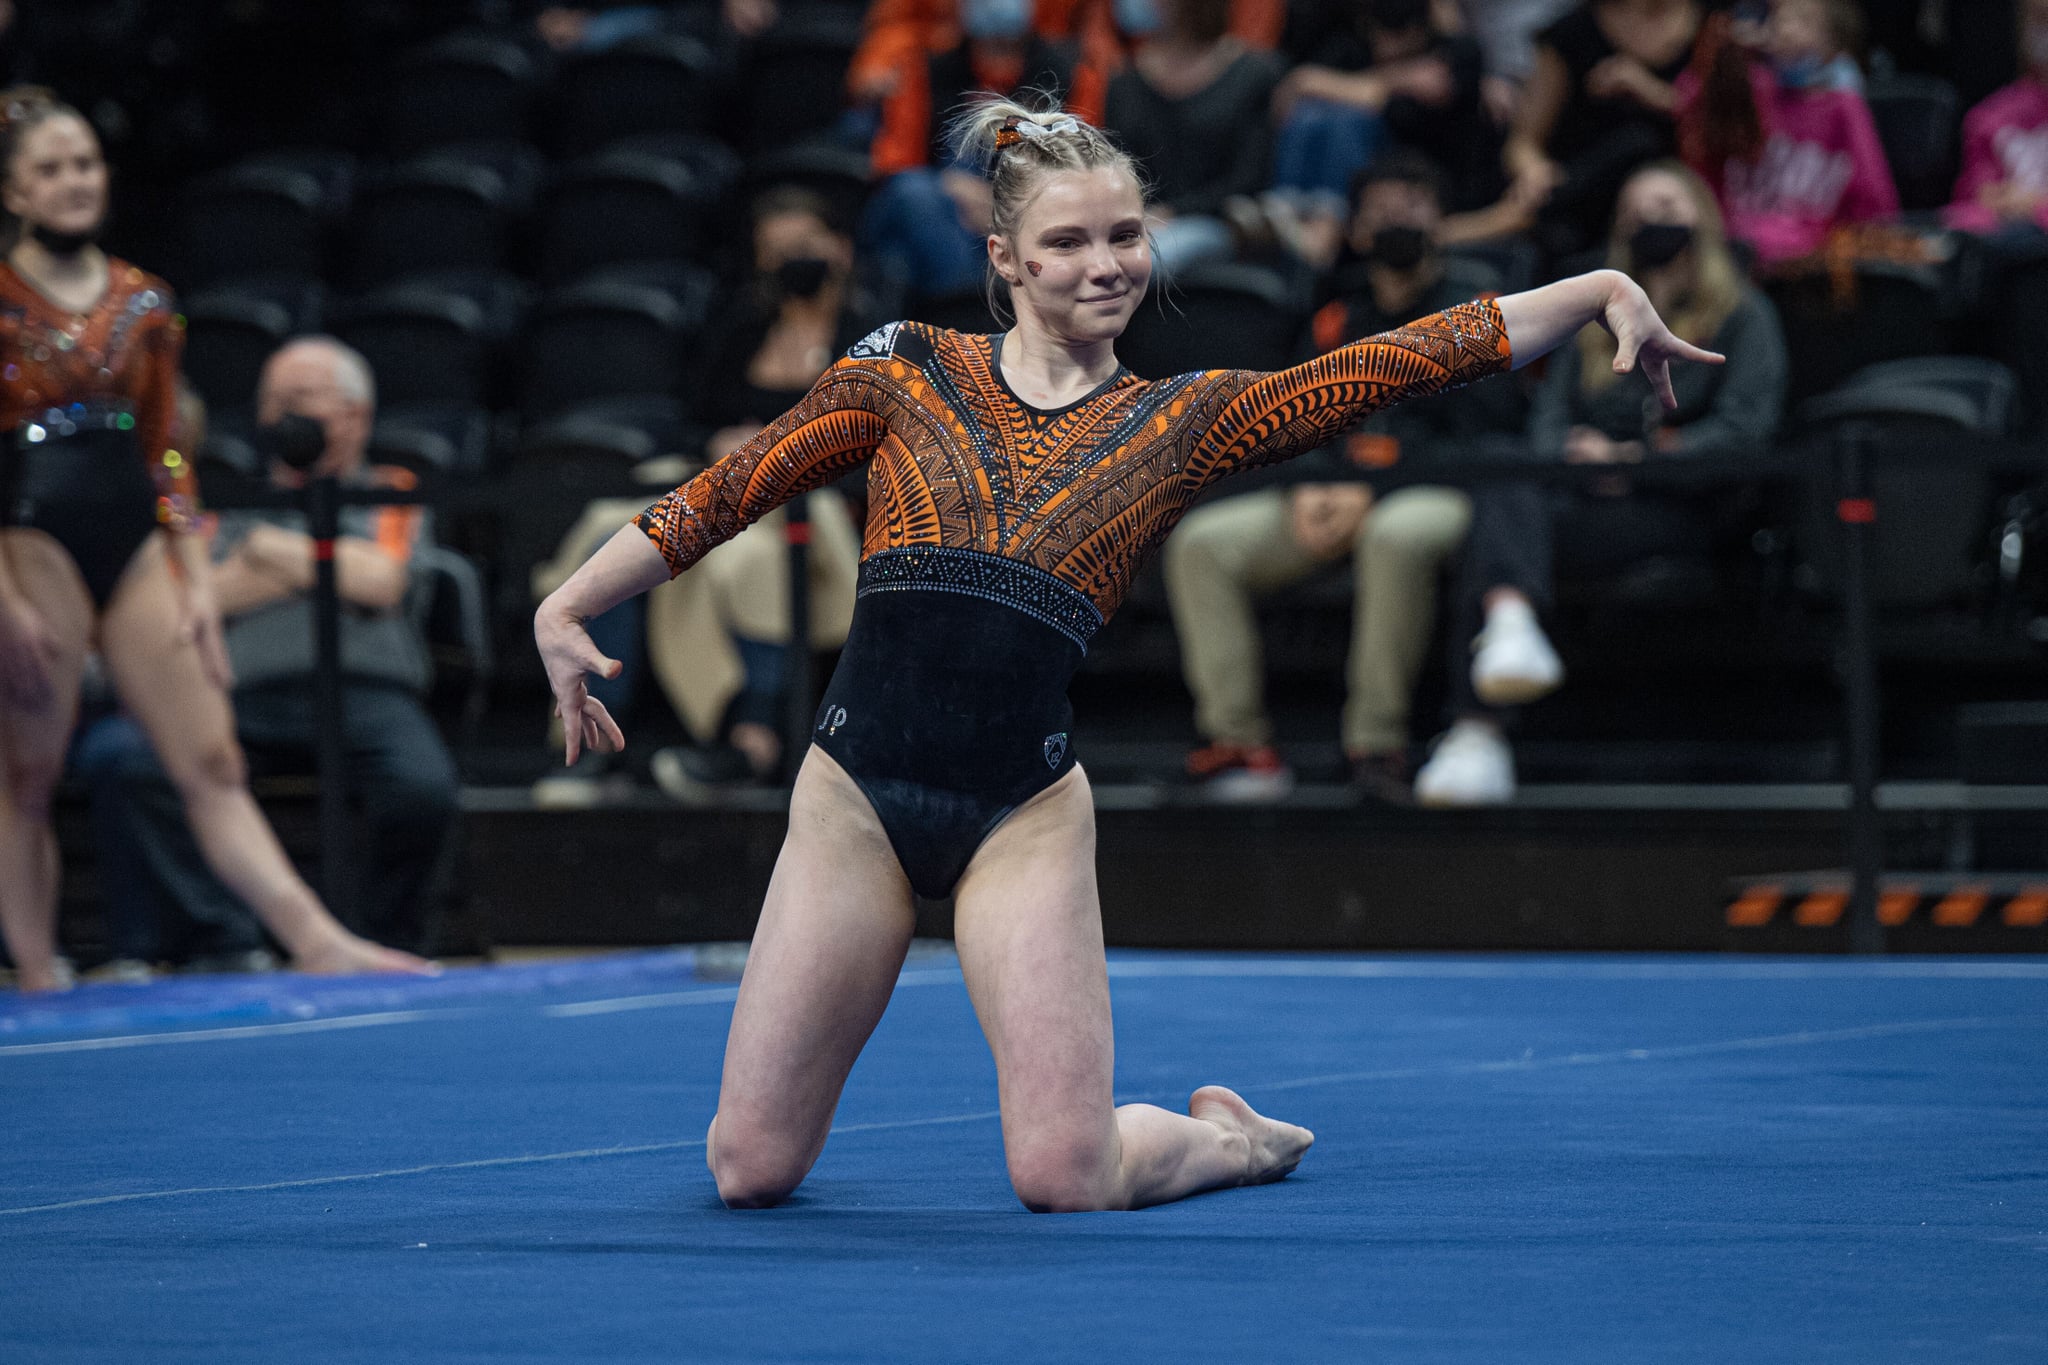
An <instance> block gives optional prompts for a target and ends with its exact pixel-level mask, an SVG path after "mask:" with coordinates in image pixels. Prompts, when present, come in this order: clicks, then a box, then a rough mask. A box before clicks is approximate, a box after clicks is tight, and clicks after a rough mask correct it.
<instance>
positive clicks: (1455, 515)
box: [1165, 486, 1472, 755]
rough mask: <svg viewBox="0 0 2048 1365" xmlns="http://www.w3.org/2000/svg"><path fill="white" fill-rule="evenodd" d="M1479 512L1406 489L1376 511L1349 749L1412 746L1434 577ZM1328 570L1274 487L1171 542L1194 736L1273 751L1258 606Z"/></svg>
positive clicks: (1350, 678)
mask: <svg viewBox="0 0 2048 1365" xmlns="http://www.w3.org/2000/svg"><path fill="white" fill-rule="evenodd" d="M1471 517H1472V505H1471V502H1470V500H1469V499H1468V498H1467V497H1466V496H1465V495H1464V494H1463V493H1461V492H1458V491H1457V490H1456V489H1451V488H1431V487H1420V486H1418V487H1411V488H1402V489H1398V490H1396V491H1395V492H1393V493H1390V494H1388V495H1387V496H1386V497H1385V498H1382V499H1380V500H1379V501H1378V502H1376V503H1374V505H1373V508H1372V510H1371V512H1369V513H1368V514H1367V516H1366V518H1365V524H1364V525H1363V526H1362V527H1361V528H1360V529H1359V533H1358V538H1357V540H1356V541H1355V542H1354V546H1353V552H1352V557H1351V563H1352V573H1353V576H1354V580H1355V585H1356V590H1355V594H1354V596H1353V598H1352V607H1351V655H1350V662H1349V665H1348V667H1347V669H1346V674H1345V686H1346V692H1347V695H1346V699H1345V704H1344V727H1343V729H1344V748H1345V750H1346V752H1348V753H1351V754H1354V755H1356V754H1365V753H1388V752H1392V751H1396V750H1399V749H1401V748H1403V747H1404V746H1405V745H1406V744H1407V742H1408V706H1409V699H1410V697H1411V696H1412V695H1413V693H1414V690H1415V680H1416V679H1417V678H1418V677H1419V676H1421V672H1422V667H1423V663H1424V657H1423V656H1424V654H1425V653H1426V652H1427V651H1428V649H1429V638H1430V632H1431V630H1432V629H1433V627H1434V624H1435V619H1436V618H1435V614H1436V596H1437V581H1438V575H1439V573H1440V572H1441V570H1442V567H1443V563H1444V560H1445V559H1446V558H1447V557H1448V556H1450V555H1451V554H1453V553H1455V552H1456V551H1457V549H1458V547H1459V546H1460V545H1461V544H1463V542H1464V539H1465V531H1466V528H1467V527H1468V525H1469V524H1470V522H1471ZM1326 562H1327V561H1318V560H1314V559H1311V558H1309V556H1308V554H1307V553H1306V552H1305V551H1303V550H1302V549H1301V547H1300V546H1299V545H1298V544H1297V543H1296V542H1295V539H1294V536H1293V534H1292V532H1291V531H1290V530H1289V528H1288V520H1287V491H1286V490H1285V489H1279V488H1275V489H1267V490H1264V491H1261V492H1257V493H1248V494H1246V495H1244V496H1243V497H1236V498H1229V499H1226V500H1224V501H1222V502H1216V503H1211V504H1209V505H1208V506H1206V507H1202V508H1198V509H1196V510H1195V511H1194V512H1191V513H1189V515H1188V517H1187V519H1186V520H1185V521H1183V522H1182V523H1181V524H1180V526H1179V527H1178V528H1177V529H1176V530H1175V531H1174V533H1173V535H1172V536H1171V537H1169V538H1168V540H1167V542H1166V550H1165V568H1166V592H1167V599H1168V601H1169V602H1170V603H1171V605H1172V608H1173V624H1174V628H1175V630H1176V631H1177V632H1178V633H1179V635H1180V647H1181V662H1182V669H1183V672H1184V673H1185V675H1186V678H1187V684H1188V690H1189V691H1190V692H1192V693H1194V695H1195V727H1196V728H1197V729H1198V730H1200V731H1201V733H1202V734H1203V735H1204V736H1206V737H1207V738H1209V739H1211V740H1218V741H1223V742H1227V743H1234V744H1265V743H1268V742H1270V741H1271V739H1272V734H1273V727H1272V723H1271V722H1270V721H1269V720H1268V719H1267V716H1266V709H1265V678H1264V671H1263V667H1262V664H1261V659H1260V651H1259V629H1258V621H1257V619H1256V617H1255V616H1254V614H1253V610H1252V603H1253V600H1254V599H1255V598H1256V597H1258V596H1260V595H1261V594H1264V593H1269V592H1272V591H1274V590H1275V589H1278V588H1282V587H1285V586H1287V585H1288V584H1290V583H1296V582H1299V581H1301V580H1302V579H1304V578H1307V577H1309V576H1310V575H1311V574H1313V573H1315V572H1316V571H1317V570H1318V569H1320V568H1322V567H1323V566H1324V564H1325V563H1326Z"/></svg>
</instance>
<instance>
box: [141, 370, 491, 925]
mask: <svg viewBox="0 0 2048 1365" xmlns="http://www.w3.org/2000/svg"><path fill="white" fill-rule="evenodd" d="M256 403H257V415H258V417H259V419H260V420H261V421H262V422H263V423H264V424H265V425H264V428H263V430H264V433H265V437H266V444H267V445H269V446H270V448H271V449H272V450H273V452H279V451H281V447H282V445H283V444H285V443H289V442H291V441H293V440H294V439H296V440H301V441H304V442H306V443H307V445H308V447H309V449H308V451H307V453H311V448H313V447H315V446H317V448H318V449H319V455H318V458H317V460H316V462H315V463H314V464H313V465H312V466H311V470H310V472H311V473H315V474H319V473H325V474H332V475H333V476H335V477H336V478H337V479H339V480H340V481H341V482H342V483H343V484H345V485H349V486H353V487H363V488H379V487H381V488H401V489H402V488H407V487H411V486H412V484H413V481H414V476H413V475H412V474H411V473H410V472H409V471H406V470H402V469H396V468H388V469H387V468H371V467H368V466H366V465H365V463H364V455H365V453H366V451H367V449H368V445H369V439H370V428H371V425H372V422H373V417H374V412H375V406H376V391H375V386H374V381H373V379H372V378H371V374H370V367H369V364H368V362H366V361H365V360H364V359H363V358H362V356H360V355H358V354H357V353H356V352H355V351H353V350H351V349H349V348H348V347H347V346H344V345H343V344H342V343H341V342H339V341H336V340H334V339H332V338H329V337H302V338H300V339H298V340H295V341H292V342H289V343H287V344H286V345H285V346H284V347H283V348H282V349H281V350H279V351H278V352H277V353H276V354H275V355H273V356H271V357H270V359H269V360H268V361H267V362H266V363H265V365H264V367H263V375H262V379H261V382H260V384H259V386H258V389H257V396H256ZM307 477H308V471H305V470H301V469H297V468H294V467H292V465H290V464H289V463H287V462H286V461H285V460H284V459H282V458H273V461H272V463H271V466H270V481H271V483H272V484H273V485H275V486H276V487H279V488H297V487H300V486H302V485H303V484H304V482H305V480H306V478H307ZM430 516H431V514H430V513H429V512H427V511H426V510H425V509H423V508H418V507H358V508H345V509H343V512H342V525H341V529H342V536H341V538H340V540H339V541H337V542H336V546H335V567H336V571H337V580H338V590H339V592H340V594H341V599H342V612H341V666H342V696H343V699H344V720H345V725H346V740H345V742H346V746H347V752H348V760H349V772H348V782H349V787H350V790H351V792H352V793H354V795H355V796H356V797H357V798H358V799H359V800H360V802H361V804H362V807H363V812H364V816H365V818H366V822H367V825H368V834H369V848H368V849H367V856H366V857H365V858H364V860H363V862H362V864H361V868H362V871H361V873H360V875H359V876H358V878H357V883H358V886H359V889H360V891H361V893H362V894H361V896H360V898H359V900H358V904H357V913H358V916H359V918H360V919H361V920H362V922H363V924H364V926H365V927H366V928H367V929H369V930H370V931H371V932H373V933H376V934H379V935H388V936H389V937H391V938H393V939H396V940H399V941H410V942H413V943H418V942H419V941H421V939H422V938H423V937H424V934H425V930H426V927H427V926H426V908H427V907H426V901H427V899H428V897H429V895H430V893H431V889H432V888H431V884H432V880H433V874H434V873H435V871H436V869H437V865H438V864H439V862H440V860H441V857H442V853H443V850H444V848H445V846H446V845H447V843H448V838H449V835H450V833H451V832H452V829H453V825H454V820H455V807H456V794H457V789H458V781H457V778H456V772H455V761H454V758H453V756H452V755H450V754H449V752H448V746H447V745H446V744H445V743H443V741H442V739H441V733H440V731H439V729H437V728H436V726H435V724H434V721H433V718H432V717H431V716H429V715H428V714H427V711H426V707H425V706H424V705H423V703H422V700H421V699H422V697H423V695H424V693H425V691H426V688H427V684H428V682H429V665H428V662H427V655H426V645H425V642H424V641H423V640H422V639H421V638H420V636H419V633H418V631H417V630H416V629H415V628H414V627H413V625H412V623H411V622H410V621H409V620H408V619H407V617H406V615H405V610H404V604H405V597H406V592H407V589H408V587H409V586H410V582H411V574H410V570H409V568H408V561H409V560H410V559H411V556H412V552H413V549H414V547H415V546H416V545H418V544H420V543H421V542H422V541H423V540H425V539H426V538H428V537H430V536H431V534H432V532H431V527H430V525H429V519H430ZM213 557H214V582H215V586H216V590H217V591H218V593H219V595H220V603H221V612H222V614H223V616H225V617H226V618H227V647H228V657H229V658H230V660H232V662H233V664H234V668H235V720H236V730H237V733H238V734H239V736H240V738H241V741H242V743H243V745H244V746H245V747H246V748H248V749H249V750H250V751H251V752H252V753H254V754H257V755H258V756H260V757H265V758H268V759H270V760H272V761H276V762H280V763H282V764H286V765H290V766H298V767H303V766H305V765H307V764H309V763H310V762H311V760H312V758H313V754H314V750H315V747H316V743H317V730H316V724H317V718H316V716H315V713H314V689H313V676H314V651H313V602H312V590H313V582H314V561H313V542H312V540H311V538H310V537H309V536H308V535H307V534H306V531H305V519H304V517H303V516H302V515H301V514H299V513H298V512H296V511H262V512H232V511H231V512H227V513H224V514H222V516H221V518H220V525H219V529H218V531H217V532H216V534H215V537H214V546H213ZM128 759H129V766H128V771H129V776H130V778H131V780H133V781H137V782H148V781H151V780H153V774H152V772H151V768H152V767H153V760H150V758H149V756H148V755H147V754H133V753H131V754H130V755H129V756H128ZM138 810H139V812H140V813H141V814H142V815H143V817H144V818H140V819H137V820H136V821H135V823H134V825H133V830H134V837H135V839H137V840H138V841H161V842H162V843H164V844H167V845H169V846H171V847H170V848H169V849H166V848H162V847H160V848H158V849H155V850H152V851H150V852H149V853H147V854H145V858H146V860H147V861H148V862H149V863H150V864H151V865H152V866H154V867H159V868H162V867H164V866H166V865H171V866H182V867H183V868H184V875H183V876H182V877H169V878H166V885H165V886H164V888H163V889H164V890H165V891H166V892H167V893H168V894H169V895H171V896H172V897H173V898H174V899H176V900H177V901H179V902H180V903H181V904H183V905H184V906H185V907H186V910H187V913H192V914H194V915H195V917H196V918H200V919H203V920H208V921H219V920H222V919H225V918H227V916H228V914H229V913H231V912H227V911H221V910H219V909H214V910H209V911H204V912H195V911H193V910H192V909H191V904H192V898H194V897H199V896H210V897H215V898H228V897H230V896H231V894H232V893H230V892H229V891H228V890H227V888H226V887H224V886H221V885H220V884H219V883H218V881H216V880H215V879H214V878H213V877H212V875H211V874H210V873H208V872H207V871H205V869H204V867H203V865H201V864H199V863H198V862H197V861H196V860H195V858H194V857H193V852H194V850H191V849H190V847H189V835H188V833H187V832H186V830H185V828H184V826H183V824H182V823H180V822H165V821H163V820H161V819H160V818H155V817H156V815H157V814H158V813H160V808H159V807H156V806H154V805H152V806H150V807H149V808H148V809H147V810H142V809H141V808H138Z"/></svg>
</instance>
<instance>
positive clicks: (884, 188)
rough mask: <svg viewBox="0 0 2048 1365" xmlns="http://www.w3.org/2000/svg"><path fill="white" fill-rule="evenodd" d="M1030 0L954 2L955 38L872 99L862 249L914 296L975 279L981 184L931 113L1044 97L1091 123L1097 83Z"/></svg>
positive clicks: (983, 228) (984, 195) (1096, 111)
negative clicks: (964, 104) (982, 97)
mask: <svg viewBox="0 0 2048 1365" xmlns="http://www.w3.org/2000/svg"><path fill="white" fill-rule="evenodd" d="M1033 14H1034V0H960V3H959V22H960V37H959V41H958V42H957V43H955V44H954V45H953V46H951V47H949V48H947V49H945V50H944V51H940V52H933V53H931V54H930V55H928V56H926V57H924V58H923V59H922V60H919V61H914V62H908V63H906V64H905V65H904V66H903V67H902V68H901V79H900V80H899V81H898V82H897V84H896V87H895V89H894V90H893V91H892V92H891V93H890V94H889V96H888V97H887V98H886V99H885V100H884V101H883V103H882V111H881V127H880V129H879V130H878V131H877V132H876V134H875V138H874V142H873V145H872V147H871V149H870V159H871V162H872V166H873V173H874V176H875V178H876V179H877V180H878V181H880V184H879V185H878V187H877V188H876V190H875V192H874V194H873V195H871V196H870V197H869V200H868V204H867V208H866V211H865V214H864V216H863V219H862V223H861V231H860V242H861V249H862V253H863V254H864V255H866V256H867V257H869V258H870V259H872V260H873V261H875V262H876V263H877V264H878V265H880V266H881V268H882V269H884V270H885V271H888V272H889V273H891V274H894V275H895V276H897V277H898V278H900V279H901V280H903V281H904V282H906V283H908V284H910V285H911V286H913V287H914V289H915V291H916V292H918V293H920V294H953V293H960V292H964V291H967V290H971V289H973V288H975V287H976V286H977V285H979V284H980V283H981V276H982V255H981V242H982V239H983V238H984V237H986V236H987V234H988V224H989V213H990V207H989V196H988V185H987V183H986V182H985V181H983V180H982V178H981V177H980V176H978V175H976V174H975V173H974V172H973V170H972V168H970V167H967V166H965V165H962V164H961V163H960V161H959V158H958V156H957V155H956V150H955V149H954V148H953V147H952V146H950V145H949V144H948V143H947V140H946V136H945V130H944V128H943V127H942V126H941V118H940V113H941V111H944V110H947V109H951V108H953V107H955V106H956V105H958V104H959V102H960V101H961V100H962V99H964V98H966V97H967V96H968V95H969V94H971V93H973V92H976V91H992V92H994V93H997V94H1011V93H1014V92H1017V91H1023V90H1037V91H1048V92H1052V93H1054V94H1055V95H1056V96H1057V98H1059V100H1060V101H1061V103H1062V104H1063V105H1065V107H1066V108H1067V109H1069V110H1070V111H1072V112H1073V113H1074V114H1075V115H1076V116H1077V117H1080V118H1084V119H1087V120H1088V121H1090V122H1091V123H1093V122H1100V121H1101V118H1102V102H1103V98H1104V91H1105V86H1106V80H1105V77H1104V75H1103V73H1102V72H1101V70H1099V69H1098V68H1097V67H1096V66H1095V65H1094V64H1093V63H1092V62H1090V61H1089V60H1087V59H1086V58H1085V57H1084V56H1082V55H1081V53H1080V49H1079V47H1078V46H1077V45H1076V44H1075V43H1073V42H1071V41H1069V40H1067V39H1063V38H1062V39H1051V38H1045V37H1041V36H1040V35H1039V33H1038V32H1037V31H1036V30H1035V29H1034V28H1033V25H1032V18H1033Z"/></svg>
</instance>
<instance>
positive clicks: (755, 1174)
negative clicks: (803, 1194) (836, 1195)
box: [704, 1118, 811, 1209]
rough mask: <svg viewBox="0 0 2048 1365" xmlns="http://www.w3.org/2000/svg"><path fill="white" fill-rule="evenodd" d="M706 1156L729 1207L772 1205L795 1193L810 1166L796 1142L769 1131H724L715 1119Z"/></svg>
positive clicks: (765, 1207)
mask: <svg viewBox="0 0 2048 1365" xmlns="http://www.w3.org/2000/svg"><path fill="white" fill-rule="evenodd" d="M704 1157H705V1162H706V1164H708V1165H709V1166H710V1167H711V1178H712V1179H713V1180H715V1181H717V1182H718V1197H719V1198H720V1199H721V1200H723V1201H725V1206H726V1207H727V1208H729V1209H767V1208H773V1207H774V1206H775V1205H777V1204H780V1203H781V1202H782V1201H783V1200H785V1199H787V1198H789V1197H790V1195H792V1194H794V1193H796V1187H797V1186H799V1185H801V1184H803V1181H804V1177H805V1176H806V1175H808V1174H809V1173H810V1169H811V1163H810V1161H809V1159H808V1158H807V1157H806V1155H805V1154H804V1153H803V1152H800V1151H798V1150H797V1149H796V1147H795V1146H794V1145H793V1144H791V1143H789V1142H787V1141H783V1140H779V1139H777V1138H774V1137H772V1136H768V1135H766V1134H752V1135H749V1134H741V1133H737V1132H725V1133H721V1132H720V1130H719V1123H718V1120H717V1119H716V1118H714V1119H713V1120H712V1121H711V1135H710V1138H709V1139H708V1141H707V1142H706V1143H705V1150H704Z"/></svg>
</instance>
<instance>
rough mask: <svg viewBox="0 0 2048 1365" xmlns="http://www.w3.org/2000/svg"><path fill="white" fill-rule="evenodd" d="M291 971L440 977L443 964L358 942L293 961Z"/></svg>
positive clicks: (327, 974) (317, 974)
mask: <svg viewBox="0 0 2048 1365" xmlns="http://www.w3.org/2000/svg"><path fill="white" fill-rule="evenodd" d="M292 970H293V971H295V972H304V973H305V974H306V975H308V976H371V975H382V976H439V975H440V974H441V964H440V963H438V962H430V961H428V960H427V959H426V958H423V957H415V956H413V955H412V954H411V953H402V952H400V951H399V950H398V949H396V948H386V947H385V946H384V945H383V944H381V943H372V942H370V941H369V940H368V939H360V938H359V939H354V940H351V941H346V942H342V943H337V944H335V945H333V946H332V947H329V948H324V949H322V950H320V951H319V952H316V953H308V954H306V955H305V956H303V957H296V958H293V959H292Z"/></svg>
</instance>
